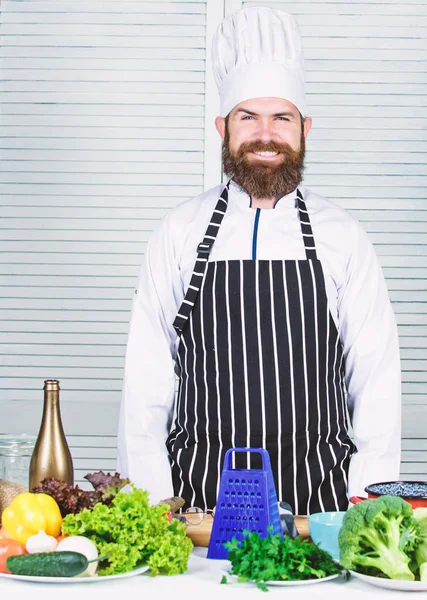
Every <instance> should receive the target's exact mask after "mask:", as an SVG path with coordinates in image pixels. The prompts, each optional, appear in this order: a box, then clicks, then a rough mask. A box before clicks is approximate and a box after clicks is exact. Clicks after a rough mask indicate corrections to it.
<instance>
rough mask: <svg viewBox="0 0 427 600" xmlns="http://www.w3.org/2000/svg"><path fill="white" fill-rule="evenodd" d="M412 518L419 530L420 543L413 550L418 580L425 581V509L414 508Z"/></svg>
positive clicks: (426, 566)
mask: <svg viewBox="0 0 427 600" xmlns="http://www.w3.org/2000/svg"><path fill="white" fill-rule="evenodd" d="M414 517H415V518H416V519H417V521H418V523H419V524H420V528H421V538H422V541H421V543H420V544H419V545H418V546H417V548H416V550H415V560H416V563H417V566H418V569H419V574H420V580H421V581H427V508H426V507H424V506H420V507H418V508H414Z"/></svg>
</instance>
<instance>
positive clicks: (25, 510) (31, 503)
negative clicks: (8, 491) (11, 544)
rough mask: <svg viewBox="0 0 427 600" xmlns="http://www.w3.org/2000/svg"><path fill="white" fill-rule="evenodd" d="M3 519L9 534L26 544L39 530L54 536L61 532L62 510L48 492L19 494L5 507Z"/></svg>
mask: <svg viewBox="0 0 427 600" xmlns="http://www.w3.org/2000/svg"><path fill="white" fill-rule="evenodd" d="M1 520H2V524H3V525H4V527H5V529H6V531H7V532H8V534H9V536H10V537H11V538H12V539H13V540H16V541H17V542H20V543H21V544H24V545H25V544H26V542H27V540H28V538H29V537H30V536H32V535H35V534H37V533H38V532H39V531H45V532H46V533H47V535H52V536H53V537H56V536H58V535H59V534H60V533H61V525H62V516H61V511H60V510H59V506H58V503H57V502H56V500H55V499H54V498H52V496H49V495H48V494H33V493H31V492H23V493H21V494H18V496H16V497H15V498H14V499H13V500H12V503H11V504H10V505H9V506H7V507H6V508H5V509H4V511H3V514H2V518H1Z"/></svg>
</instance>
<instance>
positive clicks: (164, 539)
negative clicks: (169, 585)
mask: <svg viewBox="0 0 427 600" xmlns="http://www.w3.org/2000/svg"><path fill="white" fill-rule="evenodd" d="M130 487H131V491H129V492H124V491H121V492H119V493H117V494H116V495H115V496H114V497H113V499H112V500H111V503H110V504H108V505H107V504H104V503H102V502H99V503H98V504H95V506H93V507H92V508H84V509H83V510H82V511H80V512H79V513H77V514H72V513H70V514H67V515H66V516H65V517H64V520H63V522H62V533H63V534H65V535H83V536H85V537H88V538H89V539H91V540H92V541H93V542H94V543H95V545H96V547H97V548H98V551H99V554H100V555H102V556H107V557H108V558H107V559H106V560H104V561H103V562H101V563H100V565H99V568H98V573H99V574H100V575H115V574H119V573H127V572H128V571H131V570H132V569H134V568H135V567H137V566H139V565H141V564H147V565H148V566H149V568H150V575H153V576H154V575H158V574H159V573H162V574H165V575H175V574H178V573H184V572H185V571H186V570H187V566H188V560H189V557H190V554H191V551H192V549H193V543H192V541H191V539H190V538H189V537H188V536H187V535H186V532H185V525H184V524H183V523H181V522H179V521H178V520H175V519H173V520H172V521H170V519H169V518H168V511H169V509H170V507H169V506H168V505H167V504H157V505H154V506H151V505H150V504H149V494H148V492H147V491H145V490H141V489H138V488H135V487H134V486H133V485H132V484H130Z"/></svg>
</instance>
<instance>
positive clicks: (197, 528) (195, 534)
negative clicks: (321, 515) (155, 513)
mask: <svg viewBox="0 0 427 600" xmlns="http://www.w3.org/2000/svg"><path fill="white" fill-rule="evenodd" d="M294 518H295V525H296V528H297V530H298V533H299V534H300V536H301V538H303V539H305V538H308V537H309V531H308V519H307V517H306V516H297V517H294ZM186 527H187V535H188V537H189V538H191V540H192V542H193V544H194V545H195V546H201V547H204V548H207V547H208V546H209V539H210V536H211V531H212V516H211V515H208V516H207V517H206V519H204V521H202V523H200V525H187V526H186Z"/></svg>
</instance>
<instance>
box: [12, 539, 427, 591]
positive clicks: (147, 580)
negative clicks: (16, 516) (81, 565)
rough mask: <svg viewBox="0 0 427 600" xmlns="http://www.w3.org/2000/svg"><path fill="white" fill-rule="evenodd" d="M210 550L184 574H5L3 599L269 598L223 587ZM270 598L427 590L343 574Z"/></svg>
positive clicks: (196, 556) (201, 551) (220, 564)
mask: <svg viewBox="0 0 427 600" xmlns="http://www.w3.org/2000/svg"><path fill="white" fill-rule="evenodd" d="M206 552H207V548H197V547H196V548H194V550H193V553H192V556H191V557H190V561H189V564H188V571H187V572H186V573H184V574H182V575H173V576H166V575H158V576H156V577H151V576H150V575H149V574H148V573H143V574H141V575H137V576H135V577H128V578H126V579H117V580H112V579H110V580H107V581H102V580H98V581H96V582H92V583H79V584H73V583H33V582H24V581H19V580H11V579H9V580H8V579H6V578H5V577H0V599H1V600H6V599H7V600H9V599H10V600H13V599H14V598H24V597H28V598H31V600H38V599H40V600H45V599H46V598H55V600H58V598H60V599H61V600H68V599H69V600H94V598H102V600H133V599H135V600H151V599H154V600H163V599H165V600H175V599H176V600H211V599H213V600H219V598H221V600H222V599H223V598H226V599H228V598H230V600H231V599H233V600H246V599H247V598H258V599H259V600H261V598H264V599H265V593H264V592H262V591H261V590H259V589H257V588H256V587H255V585H254V584H251V583H237V582H232V580H231V578H230V577H228V581H229V583H227V584H223V585H221V583H220V582H221V578H222V576H223V569H227V568H230V563H229V562H228V561H224V560H211V559H207V558H206ZM267 593H268V594H269V595H268V596H267V598H274V597H276V598H277V597H282V598H283V599H284V600H293V599H294V598H297V599H301V598H314V599H315V598H322V597H323V598H325V599H326V600H351V599H353V598H354V599H359V600H360V599H362V598H363V599H366V600H367V599H368V598H374V600H380V599H385V598H387V600H393V599H396V600H399V599H400V598H405V599H409V598H411V599H412V600H416V599H417V598H419V599H420V600H421V598H426V597H427V592H418V593H414V592H402V591H396V590H387V589H382V588H378V587H376V586H373V585H370V584H367V583H365V582H363V581H360V580H358V579H355V578H353V577H352V578H351V579H350V580H349V581H346V580H345V578H344V577H339V578H338V579H335V580H332V581H327V582H324V583H316V584H310V585H298V586H284V587H269V591H268V592H267Z"/></svg>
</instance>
